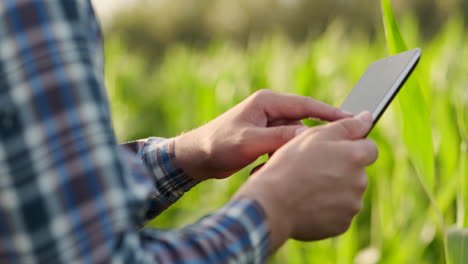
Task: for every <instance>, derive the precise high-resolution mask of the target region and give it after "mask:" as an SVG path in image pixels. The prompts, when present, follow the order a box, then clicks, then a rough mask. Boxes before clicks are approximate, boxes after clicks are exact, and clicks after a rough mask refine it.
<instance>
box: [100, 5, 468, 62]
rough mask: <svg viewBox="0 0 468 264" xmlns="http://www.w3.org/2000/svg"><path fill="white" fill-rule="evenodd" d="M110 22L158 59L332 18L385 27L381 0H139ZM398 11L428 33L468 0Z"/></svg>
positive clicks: (347, 26) (352, 26) (301, 33)
mask: <svg viewBox="0 0 468 264" xmlns="http://www.w3.org/2000/svg"><path fill="white" fill-rule="evenodd" d="M96 1H98V0H96ZM134 1H135V2H136V4H135V5H133V6H130V7H126V8H124V9H123V10H121V11H120V12H119V13H118V16H117V17H116V18H115V19H113V20H112V22H111V23H106V33H107V34H108V35H111V36H118V37H119V38H122V39H123V40H124V41H125V42H126V43H129V45H130V48H131V49H132V50H133V51H137V52H140V53H142V54H141V55H144V56H146V57H147V58H148V59H149V60H155V61H158V59H159V58H160V56H161V55H162V54H163V53H164V51H165V50H166V49H167V48H168V47H169V46H172V45H174V44H177V43H183V44H186V45H190V46H195V47H206V46H209V45H211V42H212V41H216V40H219V39H223V40H229V41H230V42H234V43H236V44H238V45H241V46H245V45H248V44H249V43H250V42H251V41H252V40H254V41H255V40H259V39H260V40H261V39H262V38H264V37H266V38H268V37H269V36H271V35H272V34H281V35H282V36H284V37H286V38H288V39H290V40H292V41H294V42H296V43H300V42H303V41H305V40H307V39H308V38H310V37H313V38H315V37H317V36H319V35H321V34H322V33H323V32H324V31H325V30H326V29H327V28H328V25H329V24H330V23H331V22H332V21H336V20H340V21H342V22H343V23H342V27H343V28H344V30H346V31H357V32H361V33H363V34H365V35H369V36H376V35H378V34H380V32H381V31H382V26H381V13H380V1H376V0H327V1H317V0H315V1H314V0H237V1H232V0H134ZM393 3H394V7H395V9H396V11H397V13H398V14H400V15H403V16H407V15H410V14H412V15H414V17H413V18H414V19H416V20H417V22H418V23H419V24H420V25H421V27H420V31H421V35H422V36H423V37H424V38H426V39H427V38H431V37H433V36H434V35H435V34H436V32H439V31H440V29H441V27H442V25H443V24H444V23H445V22H446V21H447V20H448V19H449V18H450V17H453V16H454V15H457V14H458V15H462V14H463V13H466V12H468V1H464V0H394V1H393Z"/></svg>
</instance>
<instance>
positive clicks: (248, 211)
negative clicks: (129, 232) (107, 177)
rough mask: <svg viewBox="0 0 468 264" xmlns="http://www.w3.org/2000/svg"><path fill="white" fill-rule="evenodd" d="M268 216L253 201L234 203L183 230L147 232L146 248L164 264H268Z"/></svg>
mask: <svg viewBox="0 0 468 264" xmlns="http://www.w3.org/2000/svg"><path fill="white" fill-rule="evenodd" d="M268 228H269V227H268V223H267V217H266V214H265V212H264V210H263V208H262V207H261V205H260V204H259V203H257V202H256V201H255V200H252V199H250V198H240V199H236V200H232V201H231V202H229V203H228V204H226V205H225V206H224V207H222V208H221V209H219V210H217V211H216V212H214V213H213V214H211V215H208V216H205V217H204V218H202V219H201V220H200V221H198V222H197V223H195V224H193V225H190V226H187V227H185V228H182V229H174V230H157V229H151V228H149V229H144V230H143V231H142V232H141V235H142V241H143V243H144V244H145V247H146V248H148V249H151V250H152V251H153V252H154V254H155V258H156V260H158V261H160V262H161V263H163V262H164V263H166V262H167V263H176V262H177V263H246V264H247V263H249V264H250V263H265V260H266V258H267V256H268V255H267V254H268V248H269V243H270V241H269V240H270V234H269V229H268Z"/></svg>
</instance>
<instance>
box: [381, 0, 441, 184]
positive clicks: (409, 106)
mask: <svg viewBox="0 0 468 264" xmlns="http://www.w3.org/2000/svg"><path fill="white" fill-rule="evenodd" d="M382 12H383V18H384V24H385V34H386V38H387V44H388V47H389V49H390V52H391V53H392V54H396V53H399V52H403V51H406V50H407V49H408V47H407V46H406V43H405V41H404V39H403V37H402V35H401V32H400V29H399V28H398V25H397V22H396V19H395V15H394V13H393V9H392V5H391V3H390V0H382ZM397 99H398V100H397V102H398V104H399V105H400V111H401V114H400V116H401V119H402V122H403V139H404V142H405V144H406V146H407V150H408V154H409V156H410V158H411V161H412V162H413V164H414V165H415V167H416V169H417V170H418V173H420V175H422V176H423V178H424V181H425V182H424V184H425V186H427V188H428V189H429V191H430V192H431V193H432V191H433V190H434V185H435V183H434V181H435V180H434V178H435V173H434V147H433V142H432V132H431V123H430V117H429V111H428V107H427V104H426V100H425V98H424V92H423V88H422V87H421V85H420V84H419V83H418V82H417V80H416V79H415V78H410V79H409V80H408V82H407V84H406V85H405V87H404V88H403V89H402V90H401V92H400V93H399V95H398V96H397Z"/></svg>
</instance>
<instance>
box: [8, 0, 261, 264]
mask: <svg viewBox="0 0 468 264" xmlns="http://www.w3.org/2000/svg"><path fill="white" fill-rule="evenodd" d="M103 76H104V74H103V52H102V37H101V32H100V27H99V23H98V21H97V19H96V17H95V14H94V12H93V9H92V6H91V4H90V2H89V0H2V1H0V263H259V262H263V261H264V260H265V258H266V250H267V246H268V227H267V222H266V217H265V214H264V211H263V210H262V208H261V207H260V205H259V204H258V203H257V202H255V201H253V200H249V199H238V200H234V201H231V202H230V203H228V204H227V205H225V206H224V207H223V208H221V209H220V210H218V211H216V212H214V213H213V214H211V215H209V216H206V217H204V218H203V219H201V220H200V221H199V222H197V223H195V224H193V225H190V226H187V227H185V228H181V229H174V230H156V229H143V230H140V227H141V226H142V225H143V224H144V223H145V222H146V221H148V220H149V219H151V218H154V217H156V216H157V215H159V214H160V213H162V212H163V211H164V210H165V209H166V208H167V207H169V206H170V205H171V204H173V203H174V202H176V201H177V200H178V199H179V198H180V197H181V196H182V195H183V194H184V193H185V192H186V191H188V190H190V188H191V187H193V186H194V185H195V184H197V182H195V181H194V180H192V179H191V178H190V177H189V176H188V175H186V174H185V173H184V171H183V170H182V169H181V168H180V167H179V166H178V165H177V161H176V157H175V154H174V140H172V139H167V140H166V139H160V138H149V139H146V140H141V141H136V142H131V143H128V144H125V145H118V144H117V142H116V139H115V135H114V132H113V128H112V126H111V120H110V113H109V107H108V103H107V99H106V94H105V89H104V77H103Z"/></svg>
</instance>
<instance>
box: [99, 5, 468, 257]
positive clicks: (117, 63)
mask: <svg viewBox="0 0 468 264" xmlns="http://www.w3.org/2000/svg"><path fill="white" fill-rule="evenodd" d="M186 1H187V7H186V8H188V9H190V8H195V9H196V8H205V7H196V6H193V5H190V4H189V3H191V1H188V0H186ZM175 2H177V1H175ZM220 2H223V3H224V2H225V1H220ZM240 2H242V1H240ZM259 2H262V1H259ZM317 2H318V1H317ZM321 2H325V1H321ZM344 2H346V1H344ZM375 2H378V1H375ZM448 2H451V1H448ZM199 3H200V5H201V6H203V3H208V1H202V0H199ZM377 8H380V6H377ZM183 10H184V9H180V10H166V9H163V6H161V10H160V11H159V13H160V14H162V13H164V12H167V13H171V12H172V13H173V14H177V13H178V12H179V11H180V12H185V11H183ZM142 12H143V15H141V16H139V15H133V17H132V18H129V17H128V14H127V15H123V18H122V20H121V21H124V20H134V21H137V22H135V25H134V26H135V28H134V29H135V30H136V28H137V25H140V26H142V27H147V29H145V28H142V30H149V31H152V32H153V31H154V32H157V31H158V30H159V28H158V27H156V28H153V26H155V23H156V22H154V21H153V19H150V18H151V17H150V16H149V14H146V15H145V14H144V11H142ZM187 12H188V11H187ZM138 14H140V13H138ZM313 14H315V13H313ZM168 16H169V15H168ZM156 17H157V16H156V15H154V16H153V18H155V19H156ZM120 18H121V17H116V19H115V21H118V20H119V19H120ZM140 19H141V21H139V20H140ZM380 19H381V18H380ZM156 20H157V19H156ZM144 21H146V24H145V22H144ZM158 21H159V22H157V23H162V22H161V21H160V20H158ZM400 22H401V23H400V26H401V31H402V33H403V36H404V38H405V39H406V42H407V43H406V44H407V45H408V47H409V48H413V47H417V46H420V47H422V48H423V50H424V55H423V58H422V60H421V62H420V65H419V67H418V68H417V70H416V74H417V75H418V76H420V78H419V79H420V80H419V83H420V85H421V89H422V93H423V94H424V95H423V96H424V100H426V103H427V106H428V109H427V111H428V112H427V113H426V114H428V115H429V118H430V127H431V128H432V143H433V145H434V153H433V160H434V162H435V171H434V178H433V184H432V186H433V187H432V188H433V195H434V199H435V202H436V203H437V206H438V207H439V208H440V211H441V212H442V214H443V218H444V221H445V222H446V223H448V224H454V223H457V224H458V226H467V224H468V219H467V218H465V217H464V215H466V213H467V210H466V206H465V205H466V204H468V192H466V186H465V185H466V179H465V178H466V176H468V175H467V169H466V168H467V166H466V164H467V160H468V153H467V147H466V144H467V141H468V116H467V115H466V113H467V110H468V78H467V77H468V76H467V72H468V63H466V61H468V46H466V45H465V43H467V41H468V38H467V37H466V36H465V29H464V26H463V24H464V22H463V19H461V18H457V16H453V17H451V18H450V19H449V20H448V21H447V22H446V23H444V24H443V25H442V26H440V28H441V29H440V30H438V31H437V32H433V37H432V38H431V39H429V40H427V39H426V40H424V39H425V38H423V37H422V35H423V33H421V28H422V27H421V26H420V24H419V23H418V20H417V19H415V17H414V16H403V17H402V19H401V20H400ZM376 23H377V22H376ZM326 24H327V26H326V29H325V30H324V31H323V32H321V33H319V35H318V36H310V37H308V38H306V39H305V40H303V41H300V42H297V40H294V39H292V38H291V37H290V36H289V35H288V34H285V33H284V32H283V33H282V31H278V32H274V31H271V32H270V33H269V34H265V35H264V36H263V37H261V38H248V39H246V40H245V43H244V44H243V45H239V44H238V42H232V41H230V40H226V39H225V38H223V37H222V35H220V36H218V37H210V38H207V40H206V43H205V44H204V47H203V48H201V49H200V47H199V46H196V45H195V46H193V45H189V44H187V43H186V42H184V41H181V42H179V41H175V42H171V43H172V44H171V45H165V44H161V47H159V46H155V47H154V50H151V51H148V50H146V49H150V48H151V45H148V47H147V48H146V49H141V50H135V49H134V45H135V43H134V41H135V42H138V41H143V42H144V36H145V35H144V34H143V35H141V37H142V38H143V39H138V38H135V39H134V38H132V37H131V35H126V34H125V30H123V31H119V30H116V31H115V32H120V33H121V34H123V35H118V34H116V33H115V32H114V33H109V34H108V35H107V42H106V55H107V65H106V67H107V68H106V79H107V86H108V91H109V94H110V100H111V107H112V111H113V118H114V124H115V127H116V133H117V135H118V137H119V139H120V140H121V141H127V140H132V139H137V138H144V137H148V136H152V135H157V136H164V137H172V136H175V135H177V134H178V133H181V132H182V131H187V130H190V129H193V128H195V127H197V126H200V125H202V124H203V123H205V122H208V121H209V120H211V119H212V118H214V117H216V116H218V115H219V114H221V113H223V112H224V111H226V110H227V109H229V108H231V107H232V106H234V105H235V104H237V103H238V102H240V101H242V100H243V99H245V98H246V97H247V96H249V95H250V94H252V93H253V92H254V91H255V90H258V89H262V88H270V89H273V90H276V91H282V92H291V93H297V94H302V95H307V96H312V97H314V98H316V99H319V100H322V101H325V102H327V103H329V104H332V105H335V106H339V105H340V104H341V102H342V100H343V99H344V98H345V96H346V94H347V93H348V92H349V91H350V90H351V89H352V87H353V86H354V84H355V83H356V82H357V80H358V79H359V77H360V76H361V74H362V73H363V72H364V70H365V68H366V67H367V66H368V65H369V64H370V63H371V62H372V61H374V60H376V59H379V58H382V57H384V56H387V55H389V52H387V48H386V44H385V36H384V33H383V25H382V23H381V22H380V21H379V22H378V24H376V28H377V27H379V29H378V30H377V29H376V31H375V33H374V34H369V33H366V31H361V30H349V28H350V27H349V24H347V23H346V21H345V20H343V19H341V18H337V19H333V20H331V21H329V22H328V23H326ZM118 25H119V23H116V24H115V26H116V27H117V26H118ZM194 27H196V26H195V25H194ZM155 34H163V33H155ZM160 48H161V49H163V50H164V51H165V52H162V50H159V49H160ZM159 51H161V52H160V53H159V54H160V55H158V63H155V61H154V60H153V59H154V58H155V57H154V56H155V55H154V54H156V53H158V52H159ZM406 88H408V87H404V88H403V89H406ZM407 101H410V99H408V100H407ZM395 106H396V104H394V105H392V106H391V107H390V109H389V111H387V112H386V113H385V115H384V116H383V117H382V119H381V120H380V121H379V124H378V125H377V126H376V128H375V129H374V131H373V133H372V134H371V137H372V138H373V139H374V140H376V141H377V143H378V145H379V149H380V158H379V160H378V162H377V163H376V164H375V165H373V166H371V167H370V168H369V169H368V173H369V175H370V186H369V189H368V191H367V193H366V197H365V207H364V209H363V211H362V213H361V214H360V215H359V216H358V217H357V218H356V220H355V222H354V223H353V225H352V227H351V229H350V230H349V232H347V233H346V234H345V235H343V236H340V237H338V238H333V239H329V240H326V241H321V242H317V243H301V242H297V241H290V242H288V243H287V244H286V245H285V246H284V247H283V248H282V249H281V250H280V251H279V252H278V253H277V254H276V255H275V256H274V257H273V258H272V259H271V260H270V262H271V263H325V264H326V263H337V264H346V263H356V264H371V263H382V264H387V263H388V264H390V263H392V264H393V263H422V264H424V263H428V264H429V263H444V247H443V238H444V234H442V233H441V232H440V230H439V229H437V228H436V225H437V216H436V214H435V213H434V211H433V210H432V208H431V204H430V201H429V200H428V198H427V195H426V194H425V192H424V190H423V189H422V188H421V185H420V184H419V182H418V180H417V177H415V174H416V173H418V169H417V167H414V166H413V163H412V159H411V158H413V157H410V153H411V151H410V150H409V149H408V148H407V144H405V142H404V140H403V131H404V130H403V124H406V125H408V124H409V125H411V120H409V121H405V123H404V122H402V116H401V115H400V114H398V113H399V111H396V110H397V109H398V108H396V107H395ZM411 111H413V113H412V114H411V115H410V116H411V118H413V119H417V118H418V113H423V112H420V111H422V110H421V109H419V108H417V107H414V108H413V109H411ZM402 114H403V115H404V114H405V113H404V112H403V113H402ZM423 114H424V113H423ZM414 121H415V123H417V121H418V120H414ZM417 136H418V135H414V137H415V138H417ZM406 143H407V142H406ZM262 160H264V158H261V160H259V161H257V162H256V163H255V164H258V163H259V162H261V161H262ZM255 164H253V165H252V166H255ZM252 166H249V168H247V169H245V170H243V171H241V172H239V173H238V174H237V175H235V176H234V177H232V178H230V179H228V180H223V181H210V182H206V183H203V184H200V185H199V186H197V187H195V188H194V189H193V190H191V191H190V192H189V193H187V194H186V195H185V196H184V197H183V198H182V199H181V200H180V201H179V202H178V203H177V204H175V205H174V206H173V207H171V208H170V209H169V210H168V211H167V212H165V213H164V214H163V215H161V216H160V217H158V218H157V219H155V221H153V222H152V223H151V225H152V226H155V227H164V228H171V227H181V226H184V225H186V224H189V223H192V222H194V221H196V220H197V219H198V218H200V217H201V216H203V215H205V214H207V213H210V212H212V211H213V210H216V209H217V208H219V207H220V206H222V205H223V204H224V203H225V202H226V201H228V200H229V198H230V196H231V195H232V194H233V193H234V192H235V191H236V189H237V188H238V187H239V186H240V185H241V184H242V183H243V182H244V181H245V179H246V177H248V176H247V175H248V172H249V171H250V169H251V168H252ZM285 217H286V216H285Z"/></svg>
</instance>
